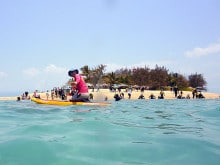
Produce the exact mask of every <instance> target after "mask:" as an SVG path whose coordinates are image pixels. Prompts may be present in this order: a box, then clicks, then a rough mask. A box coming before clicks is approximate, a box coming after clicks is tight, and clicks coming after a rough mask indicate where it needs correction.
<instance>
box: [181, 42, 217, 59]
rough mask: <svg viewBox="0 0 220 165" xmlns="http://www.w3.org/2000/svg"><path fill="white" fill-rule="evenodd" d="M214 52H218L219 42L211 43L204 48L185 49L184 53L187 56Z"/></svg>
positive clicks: (198, 55)
mask: <svg viewBox="0 0 220 165" xmlns="http://www.w3.org/2000/svg"><path fill="white" fill-rule="evenodd" d="M216 53H220V43H215V44H211V45H209V46H208V47H204V48H200V47H196V48H194V49H193V50H190V51H186V52H185V53H184V54H185V55H186V56H187V57H200V56H206V55H211V54H216Z"/></svg>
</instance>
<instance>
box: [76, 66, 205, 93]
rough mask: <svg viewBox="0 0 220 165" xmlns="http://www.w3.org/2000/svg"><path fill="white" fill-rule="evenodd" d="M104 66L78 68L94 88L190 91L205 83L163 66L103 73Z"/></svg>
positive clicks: (198, 78)
mask: <svg viewBox="0 0 220 165" xmlns="http://www.w3.org/2000/svg"><path fill="white" fill-rule="evenodd" d="M105 68H106V65H103V64H100V65H98V66H96V67H94V68H89V66H88V65H85V66H83V67H82V68H80V70H81V71H82V75H83V76H84V77H85V81H86V82H87V83H91V84H92V85H93V86H94V87H97V86H98V85H100V84H108V85H109V87H110V86H113V85H114V84H126V85H128V86H131V87H132V86H136V87H138V88H140V87H145V88H147V89H151V90H160V89H171V88H174V87H178V89H179V90H192V89H193V88H196V87H201V88H204V89H205V86H206V85H207V82H206V80H205V78H204V77H203V75H202V74H198V73H195V74H191V75H189V76H188V77H187V76H185V75H183V74H181V73H177V72H169V70H168V69H167V68H166V67H164V66H158V65H156V66H155V68H153V69H151V68H149V67H147V66H145V67H137V68H133V69H128V68H121V69H118V70H115V71H114V72H107V73H106V72H105Z"/></svg>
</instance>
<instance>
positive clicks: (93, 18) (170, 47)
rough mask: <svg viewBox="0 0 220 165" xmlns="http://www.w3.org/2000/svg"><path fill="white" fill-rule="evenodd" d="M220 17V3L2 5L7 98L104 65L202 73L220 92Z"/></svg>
mask: <svg viewBox="0 0 220 165" xmlns="http://www.w3.org/2000/svg"><path fill="white" fill-rule="evenodd" d="M219 17H220V1H219V0H184V1H180V0H166V1H164V0H62V1H60V0H37V1H36V0H19V1H18V0H7V1H5V0H0V22H1V24H0V58H1V60H0V95H3V94H5V93H10V92H20V93H22V92H24V91H30V92H31V91H34V90H36V89H37V90H50V89H52V88H53V87H59V86H62V85H63V84H65V83H66V82H67V81H68V79H69V77H68V75H67V72H68V70H69V69H72V68H78V69H79V68H81V67H83V66H85V65H88V66H89V67H90V68H95V67H96V66H98V65H100V64H103V65H106V66H107V67H106V72H112V71H115V70H117V69H120V68H128V69H132V68H134V67H144V66H147V67H149V68H154V67H155V66H156V65H158V66H164V67H166V68H167V69H168V70H169V72H177V73H180V74H182V75H184V76H186V77H188V76H189V75H191V74H195V73H198V74H202V75H203V77H204V78H205V80H206V81H207V89H208V92H213V93H220V84H219V82H220V69H219V61H220V30H219V29H220V19H219Z"/></svg>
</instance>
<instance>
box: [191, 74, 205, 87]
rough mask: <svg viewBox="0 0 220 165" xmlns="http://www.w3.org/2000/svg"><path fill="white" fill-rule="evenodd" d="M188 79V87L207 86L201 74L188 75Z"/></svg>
mask: <svg viewBox="0 0 220 165" xmlns="http://www.w3.org/2000/svg"><path fill="white" fill-rule="evenodd" d="M188 78H189V85H190V86H191V87H193V88H196V87H203V88H205V85H206V84H207V82H206V80H205V79H204V77H203V75H202V74H197V73H195V74H191V75H189V77H188Z"/></svg>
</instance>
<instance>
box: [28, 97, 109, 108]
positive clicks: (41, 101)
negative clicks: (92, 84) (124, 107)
mask: <svg viewBox="0 0 220 165" xmlns="http://www.w3.org/2000/svg"><path fill="white" fill-rule="evenodd" d="M31 101H33V102H35V103H38V104H47V105H61V106H68V105H88V106H90V105H96V106H107V105H111V103H109V102H74V101H61V100H45V99H39V98H35V97H32V98H31Z"/></svg>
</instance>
